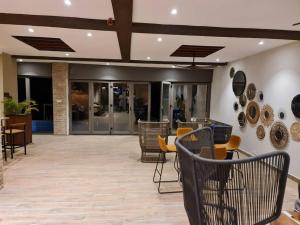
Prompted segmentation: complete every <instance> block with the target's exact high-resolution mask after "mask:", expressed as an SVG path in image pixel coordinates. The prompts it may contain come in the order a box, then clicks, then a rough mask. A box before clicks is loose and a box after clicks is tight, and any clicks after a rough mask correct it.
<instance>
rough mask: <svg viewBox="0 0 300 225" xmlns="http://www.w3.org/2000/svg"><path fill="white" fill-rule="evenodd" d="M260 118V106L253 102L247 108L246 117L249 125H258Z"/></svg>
mask: <svg viewBox="0 0 300 225" xmlns="http://www.w3.org/2000/svg"><path fill="white" fill-rule="evenodd" d="M259 116H260V110H259V106H258V104H257V103H256V102H254V101H251V102H249V104H248V106H247V112H246V117H247V120H248V121H249V123H251V124H256V123H257V121H258V119H259Z"/></svg>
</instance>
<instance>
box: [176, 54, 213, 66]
mask: <svg viewBox="0 0 300 225" xmlns="http://www.w3.org/2000/svg"><path fill="white" fill-rule="evenodd" d="M195 58H196V57H195V54H193V61H192V62H191V64H190V65H188V66H183V65H175V66H176V67H178V68H183V69H190V70H201V69H212V68H214V67H213V66H211V65H207V66H197V64H196V62H195Z"/></svg>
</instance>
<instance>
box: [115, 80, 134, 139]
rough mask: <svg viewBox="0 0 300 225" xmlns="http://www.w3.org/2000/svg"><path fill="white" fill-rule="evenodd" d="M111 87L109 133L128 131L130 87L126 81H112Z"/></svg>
mask: <svg viewBox="0 0 300 225" xmlns="http://www.w3.org/2000/svg"><path fill="white" fill-rule="evenodd" d="M110 87H111V99H112V104H111V107H112V111H111V112H112V126H111V133H113V134H123V133H130V124H131V123H130V111H131V107H130V89H129V86H128V84H127V83H123V82H114V83H112V85H111V86H110Z"/></svg>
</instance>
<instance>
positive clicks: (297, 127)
mask: <svg viewBox="0 0 300 225" xmlns="http://www.w3.org/2000/svg"><path fill="white" fill-rule="evenodd" d="M290 131H291V136H292V139H293V140H294V141H298V142H300V122H295V123H293V124H292V126H291V129H290Z"/></svg>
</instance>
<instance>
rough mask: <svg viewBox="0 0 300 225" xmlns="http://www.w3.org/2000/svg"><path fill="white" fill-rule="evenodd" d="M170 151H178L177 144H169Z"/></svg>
mask: <svg viewBox="0 0 300 225" xmlns="http://www.w3.org/2000/svg"><path fill="white" fill-rule="evenodd" d="M167 149H168V152H176V145H167Z"/></svg>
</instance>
